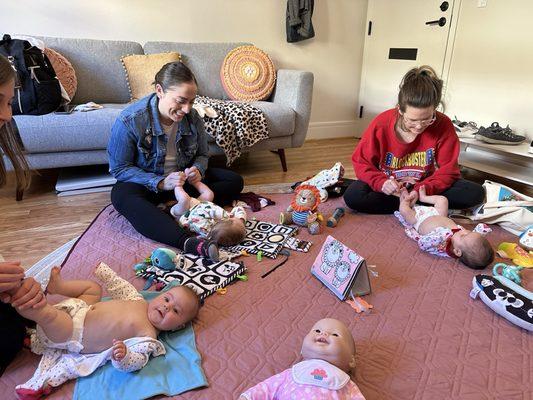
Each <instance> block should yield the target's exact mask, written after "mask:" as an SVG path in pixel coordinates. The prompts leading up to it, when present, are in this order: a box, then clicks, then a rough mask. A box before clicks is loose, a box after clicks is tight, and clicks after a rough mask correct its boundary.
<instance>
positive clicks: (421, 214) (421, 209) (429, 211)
mask: <svg viewBox="0 0 533 400" xmlns="http://www.w3.org/2000/svg"><path fill="white" fill-rule="evenodd" d="M413 210H415V213H416V223H415V224H414V225H413V228H415V230H416V231H417V232H418V227H419V226H420V224H421V223H422V222H424V221H425V220H426V219H428V218H429V217H433V216H435V215H439V212H438V211H437V209H436V208H435V207H427V206H414V207H413Z"/></svg>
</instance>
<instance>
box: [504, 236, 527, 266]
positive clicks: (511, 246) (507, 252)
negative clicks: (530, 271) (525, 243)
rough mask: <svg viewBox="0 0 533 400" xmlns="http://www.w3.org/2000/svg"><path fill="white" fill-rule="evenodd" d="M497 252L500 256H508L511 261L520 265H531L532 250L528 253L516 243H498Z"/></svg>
mask: <svg viewBox="0 0 533 400" xmlns="http://www.w3.org/2000/svg"><path fill="white" fill-rule="evenodd" d="M497 253H498V255H499V256H500V257H502V258H510V259H511V260H513V263H515V264H516V265H520V266H521V267H525V268H532V267H533V252H529V253H528V252H527V251H525V250H524V249H523V248H521V247H520V246H519V245H517V244H516V243H508V242H503V243H500V245H499V246H498V251H497Z"/></svg>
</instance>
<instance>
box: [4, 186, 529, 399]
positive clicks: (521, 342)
mask: <svg viewBox="0 0 533 400" xmlns="http://www.w3.org/2000/svg"><path fill="white" fill-rule="evenodd" d="M269 197H271V198H272V199H273V200H274V201H276V205H275V206H269V207H266V208H264V209H262V210H261V211H259V212H257V213H253V214H252V216H255V217H256V218H257V219H258V220H265V221H272V222H275V221H277V218H278V215H279V212H280V211H281V210H283V209H284V208H286V207H287V205H288V203H289V199H290V195H278V194H275V195H272V196H269ZM339 206H342V199H334V200H328V202H327V203H325V204H323V205H321V211H322V213H324V214H325V215H326V216H327V215H329V214H330V213H332V212H333V210H334V209H335V208H336V207H339ZM327 235H331V236H333V237H335V238H337V239H339V240H340V241H342V242H343V243H344V244H346V245H347V246H349V247H350V248H352V249H353V250H354V251H356V252H357V253H358V254H360V255H361V256H363V257H364V258H365V259H366V260H367V263H368V264H369V265H375V266H376V267H375V268H373V270H376V271H377V273H378V276H377V277H373V276H371V284H372V293H371V294H370V295H368V296H365V299H366V300H367V301H368V302H369V303H371V304H372V305H373V306H374V308H373V310H372V311H371V312H370V313H368V314H356V313H355V312H354V311H353V309H352V308H350V306H349V305H348V304H345V303H342V302H340V301H339V300H338V299H337V298H336V297H335V296H334V295H333V294H332V293H331V292H330V291H329V290H328V289H327V288H326V287H325V286H323V285H322V284H321V283H320V282H319V281H318V280H317V279H315V278H314V277H313V276H311V274H310V268H311V265H312V263H313V261H314V259H315V258H316V256H317V254H318V252H319V251H320V247H321V245H322V243H323V242H324V240H325V238H326V237H327ZM297 237H298V238H300V239H304V240H310V241H311V242H313V246H311V248H310V251H309V252H308V253H301V252H292V254H291V256H290V257H289V260H288V261H287V263H285V264H284V265H283V266H281V267H280V268H278V269H277V270H275V271H274V272H273V273H271V274H270V275H268V276H267V277H266V278H264V279H262V278H261V275H263V274H264V273H265V272H266V271H268V270H269V269H271V268H272V267H273V266H274V265H276V264H277V263H279V261H280V259H279V258H278V259H275V260H270V259H265V258H263V260H262V261H261V262H259V261H257V259H256V257H246V258H242V261H244V263H245V265H246V266H247V268H248V270H247V275H248V281H246V282H241V281H239V282H238V283H236V284H234V285H230V286H228V288H227V289H228V290H227V293H226V294H224V295H222V294H214V295H212V296H210V297H208V298H207V299H206V302H205V305H204V306H203V307H202V309H201V310H200V314H199V317H198V319H197V320H196V321H195V324H194V328H195V332H196V340H197V346H198V350H199V351H200V353H201V354H202V360H203V365H202V366H203V368H204V371H205V373H206V376H207V379H208V382H209V387H207V388H203V389H201V390H197V391H192V392H188V393H185V394H183V395H181V396H180V398H183V399H214V400H216V399H236V398H238V396H239V394H240V393H242V392H243V391H244V390H245V389H247V388H248V387H251V386H253V385H255V384H256V383H258V382H260V381H262V380H264V379H266V378H268V377H269V376H272V375H273V374H275V373H278V372H281V371H283V370H284V369H286V368H288V367H289V366H291V365H292V364H293V363H295V362H297V361H299V360H300V348H301V344H302V340H303V337H304V336H305V334H306V333H307V331H308V330H309V329H310V328H311V326H312V325H313V323H314V322H315V321H316V320H318V319H320V318H324V317H333V318H338V319H340V320H343V321H345V322H346V324H347V325H348V327H349V328H350V330H351V331H352V333H353V336H354V338H355V342H356V346H357V357H356V370H355V373H354V374H353V379H354V380H355V382H356V383H357V385H358V386H359V387H360V389H361V391H362V392H363V394H364V395H365V396H366V398H367V399H369V400H372V399H428V400H429V399H431V400H433V399H457V400H459V399H461V400H464V399H467V400H469V399H472V400H474V399H495V398H496V399H530V398H531V382H533V357H532V354H533V340H532V339H531V335H530V334H528V333H527V332H526V331H523V330H521V329H520V328H518V327H516V326H514V325H512V324H510V323H509V322H507V321H506V320H505V319H503V318H501V317H499V316H498V315H496V314H495V313H493V312H492V311H491V310H490V309H488V307H486V306H485V305H484V304H483V303H482V302H481V301H480V300H473V299H471V298H470V297H469V295H468V294H469V292H470V289H471V287H472V277H473V276H474V275H475V274H476V271H472V270H470V269H468V268H466V267H464V266H462V265H461V264H459V263H458V261H456V260H451V259H443V258H436V257H434V256H431V255H429V254H427V253H422V252H421V251H419V250H418V247H417V246H416V244H415V243H414V242H413V241H411V240H410V239H409V238H407V237H406V236H405V235H404V233H403V229H402V228H401V226H400V225H399V223H398V222H397V220H396V219H395V218H394V217H393V216H380V215H373V216H372V215H363V214H355V213H352V212H347V214H346V215H345V216H344V217H343V218H342V219H341V220H340V222H339V225H338V226H337V227H336V228H327V227H325V228H324V229H323V232H322V233H321V234H320V235H315V236H311V235H309V234H308V232H307V231H306V230H301V232H300V233H299V234H298V235H297ZM514 239H515V237H513V236H511V235H510V234H509V233H507V232H505V231H503V230H502V229H500V228H498V227H495V229H494V232H493V233H492V234H491V235H489V241H490V242H491V243H492V244H493V245H494V246H496V245H497V244H498V243H499V242H501V241H504V240H507V241H511V240H514ZM158 246H159V244H158V243H155V242H152V241H149V240H147V239H145V238H143V237H142V236H140V235H139V234H138V233H136V232H135V231H134V230H133V229H132V227H131V226H130V225H129V224H128V223H127V222H126V221H125V220H124V218H123V217H121V216H120V215H119V214H118V213H117V212H116V211H115V210H113V209H112V208H107V209H105V210H104V211H103V212H102V213H101V214H100V215H99V216H98V217H97V218H96V220H95V221H94V222H93V224H92V225H91V226H90V227H89V229H88V231H87V232H86V233H84V234H83V235H82V236H81V238H80V239H79V241H78V242H77V243H76V245H75V246H74V248H73V250H72V252H71V253H70V254H69V256H68V257H67V259H66V261H65V263H64V265H63V274H64V276H65V277H67V278H73V277H78V278H88V277H89V276H90V275H91V271H92V269H93V268H94V266H95V265H96V264H97V263H98V262H100V261H104V262H106V263H107V264H108V265H110V266H112V267H113V268H114V269H115V270H117V271H118V272H119V273H120V275H122V276H124V277H125V278H127V279H128V280H130V281H131V282H133V284H134V285H135V286H136V287H138V288H140V287H142V285H143V284H144V280H143V279H136V278H135V275H134V271H133V269H132V268H131V266H132V265H133V264H134V263H135V262H136V261H137V260H138V259H139V258H143V257H146V255H148V254H149V252H150V251H151V249H153V248H154V247H158ZM485 272H487V271H485ZM37 361H38V358H37V356H34V355H31V354H29V353H28V352H23V353H22V354H20V355H19V356H18V357H17V359H16V360H15V362H13V363H12V365H10V367H9V368H8V370H7V371H6V373H5V374H4V376H3V377H2V378H1V379H0V391H1V393H2V398H6V399H10V398H14V395H13V393H14V392H13V388H14V387H15V384H16V383H20V382H23V381H25V380H26V379H27V378H28V377H29V376H31V374H32V373H33V370H34V368H35V366H36V364H37ZM72 388H73V384H68V385H65V386H64V387H62V388H61V389H60V390H59V391H57V392H55V393H54V394H53V395H52V396H51V397H50V398H51V399H62V398H70V397H71V394H72Z"/></svg>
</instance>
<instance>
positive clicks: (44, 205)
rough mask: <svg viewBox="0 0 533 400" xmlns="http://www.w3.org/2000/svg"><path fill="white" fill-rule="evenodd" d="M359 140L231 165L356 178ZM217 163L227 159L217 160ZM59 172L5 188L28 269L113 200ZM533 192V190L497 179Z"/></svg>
mask: <svg viewBox="0 0 533 400" xmlns="http://www.w3.org/2000/svg"><path fill="white" fill-rule="evenodd" d="M356 143H357V140H356V139H352V138H341V139H328V140H312V141H307V142H305V144H304V146H303V147H301V148H299V149H288V150H286V157H287V165H288V171H287V172H283V171H282V169H281V163H280V161H279V157H278V155H277V154H273V153H271V152H268V151H262V152H254V153H250V154H247V155H245V156H244V157H242V158H241V159H239V160H238V161H237V162H236V163H235V164H234V165H233V166H232V169H233V170H235V171H236V172H238V173H240V174H241V175H242V176H243V177H244V180H245V183H246V184H247V185H260V184H267V183H279V182H285V183H292V182H296V181H299V180H302V179H304V178H306V177H308V176H312V175H314V174H315V173H317V172H318V171H320V170H322V169H326V168H330V167H331V166H332V165H333V164H334V163H335V162H337V161H341V162H342V163H343V165H344V167H345V169H346V177H348V178H354V177H355V175H354V171H353V168H352V166H351V161H350V159H351V154H352V152H353V149H354V147H355V145H356ZM212 161H213V163H212V164H213V165H217V166H223V161H222V160H220V159H218V160H217V159H213V160H212ZM57 173H58V171H57V170H45V171H40V174H39V175H35V176H34V180H33V183H32V186H31V188H30V190H29V191H28V192H27V193H25V194H24V200H23V201H20V202H17V201H15V189H14V185H13V181H14V179H13V177H12V176H10V177H9V181H10V183H9V184H8V185H7V186H6V187H4V188H2V189H0V255H2V256H3V257H4V258H5V259H6V260H20V261H21V262H22V264H23V265H24V266H25V267H26V268H27V267H30V266H31V265H33V264H34V263H35V262H36V261H38V260H39V259H41V258H42V257H44V256H45V255H46V254H48V253H50V252H51V251H53V250H55V249H56V248H58V247H59V246H61V245H62V244H64V243H66V242H67V241H69V240H70V239H73V238H74V237H76V236H78V235H80V234H81V233H82V232H83V231H84V230H85V228H86V227H87V226H88V225H89V224H90V222H91V221H92V220H93V218H94V217H95V216H96V215H97V214H98V212H99V211H100V210H101V209H102V207H104V206H106V205H107V204H109V203H110V198H109V192H106V193H93V194H86V195H77V196H67V197H57V195H56V193H55V191H54V186H55V182H56V178H57ZM463 173H464V175H465V177H467V178H468V179H471V180H474V181H477V182H480V183H482V182H483V180H484V179H491V177H490V176H488V175H486V174H483V173H478V172H475V171H472V170H465V171H463ZM492 179H493V180H496V181H498V182H502V183H504V184H506V185H509V186H511V187H513V188H515V189H517V190H519V191H522V192H524V193H528V194H530V195H531V188H525V187H523V186H520V185H517V184H515V183H513V182H506V181H504V180H502V179H498V178H492Z"/></svg>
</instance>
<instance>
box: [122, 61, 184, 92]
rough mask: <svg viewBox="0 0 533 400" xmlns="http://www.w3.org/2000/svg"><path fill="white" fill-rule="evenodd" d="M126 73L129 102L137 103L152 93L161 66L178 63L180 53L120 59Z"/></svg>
mask: <svg viewBox="0 0 533 400" xmlns="http://www.w3.org/2000/svg"><path fill="white" fill-rule="evenodd" d="M121 61H122V64H124V69H125V71H126V79H127V81H128V88H129V90H130V100H131V101H137V100H139V99H141V98H143V97H144V96H147V95H149V94H150V93H153V92H154V85H153V83H154V78H155V76H156V74H157V73H158V72H159V70H160V69H161V67H163V65H165V64H167V63H170V62H173V61H180V53H176V52H175V51H171V52H168V53H157V54H132V55H130V56H125V57H122V58H121Z"/></svg>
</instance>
